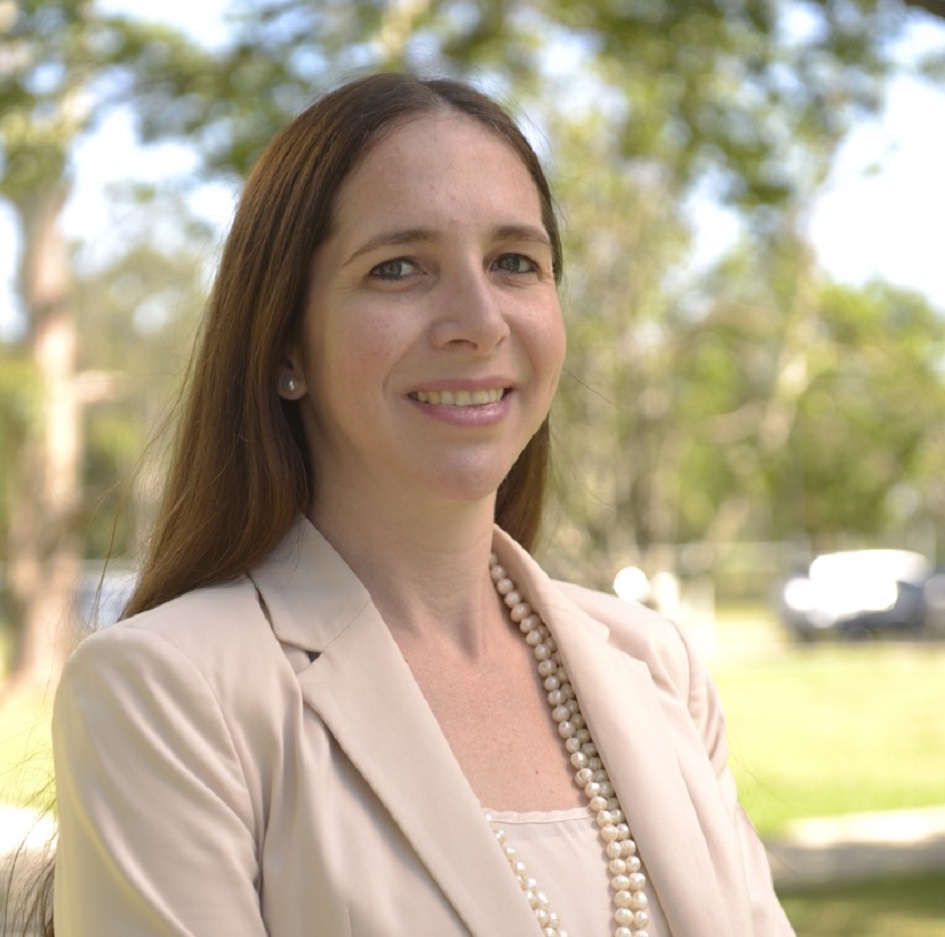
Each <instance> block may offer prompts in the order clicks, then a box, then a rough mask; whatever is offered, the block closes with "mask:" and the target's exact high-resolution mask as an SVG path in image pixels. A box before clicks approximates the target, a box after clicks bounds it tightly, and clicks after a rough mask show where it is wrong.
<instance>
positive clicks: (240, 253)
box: [23, 73, 562, 937]
mask: <svg viewBox="0 0 945 937" xmlns="http://www.w3.org/2000/svg"><path fill="white" fill-rule="evenodd" d="M444 109H445V110H449V109H452V110H455V111H458V112H460V113H463V114H465V115H467V116H469V117H472V118H474V119H475V120H478V121H480V122H481V123H482V124H484V125H485V126H487V127H488V128H489V129H490V130H492V132H494V133H495V134H496V135H497V136H498V137H500V138H501V139H502V140H504V141H505V142H506V143H507V144H508V145H509V146H510V147H512V149H513V150H514V151H515V152H516V153H517V154H518V156H519V158H520V159H521V160H522V163H523V164H524V165H525V167H526V169H527V170H528V172H529V174H530V175H531V177H532V179H533V180H534V183H535V186H536V188H537V190H538V194H539V198H540V200H541V206H542V220H543V223H544V225H545V228H546V230H547V232H548V236H549V238H550V240H551V245H552V257H553V264H554V274H555V279H556V281H560V279H561V273H562V252H561V239H560V234H559V229H558V223H557V217H556V214H555V208H554V203H553V200H552V197H551V192H550V190H549V186H548V182H547V180H546V178H545V175H544V172H543V170H542V168H541V164H540V162H539V159H538V157H537V155H536V154H535V152H534V150H533V149H532V147H531V145H530V144H529V143H528V141H527V139H526V138H525V136H524V134H523V133H522V132H521V130H520V129H519V128H518V126H517V125H516V124H515V122H514V121H513V120H512V119H511V117H510V116H509V115H508V114H507V113H506V112H505V111H504V110H503V109H502V108H501V107H500V106H499V105H498V104H497V103H495V102H494V101H493V100H492V99H490V98H489V97H487V96H486V95H484V94H482V93H480V92H479V91H477V90H475V89H474V88H472V87H471V86H469V85H466V84H463V83H461V82H456V81H450V80H444V79H420V78H417V77H414V76H412V75H407V74H397V73H383V74H377V75H372V76H369V77H365V78H360V79H357V80H355V81H352V82H350V83H348V84H346V85H343V86H341V87H340V88H338V89H336V90H335V91H332V92H330V93H329V94H327V95H325V96H324V97H322V98H320V99H319V100H317V101H315V102H314V103H313V104H312V105H310V106H309V107H308V108H307V109H306V110H304V111H303V112H302V113H301V114H300V115H299V116H298V117H296V118H295V120H293V121H292V122H291V123H290V124H288V125H287V126H286V127H285V128H284V129H283V130H282V131H281V132H280V133H279V134H278V135H277V136H276V137H275V138H274V139H273V140H272V142H271V143H270V144H269V146H268V147H267V148H266V150H265V151H264V152H263V153H262V155H261V156H260V158H259V159H258V161H257V162H256V163H255V165H254V167H253V170H252V172H251V173H250V175H249V178H248V180H247V182H246V186H245V188H244V190H243V195H242V198H241V200H240V204H239V207H238V209H237V212H236V215H235V217H234V220H233V224H232V227H231V229H230V234H229V236H228V238H227V240H226V244H225V245H224V249H223V255H222V258H221V262H220V267H219V270H218V272H217V276H216V281H215V284H214V287H213V290H212V292H211V295H210V299H209V302H208V305H207V309H206V311H205V316H204V321H203V327H202V332H201V336H200V340H199V342H198V345H197V348H196V350H195V354H194V357H193V359H192V361H191V365H190V370H189V374H188V379H187V383H186V386H185V389H184V392H183V394H182V397H181V404H180V412H179V417H178V429H177V435H176V438H175V442H174V446H173V448H172V451H171V456H170V462H169V468H168V472H167V480H166V484H165V487H164V495H163V499H162V502H161V506H160V508H159V510H158V514H157V518H156V521H155V524H154V531H153V534H152V536H151V539H150V542H149V546H148V549H147V553H146V556H145V558H144V562H143V564H142V567H141V572H140V576H139V579H138V583H137V588H136V590H135V592H134V594H133V595H132V598H131V600H130V602H129V604H128V606H127V608H126V609H125V615H126V617H127V616H129V615H132V614H135V613H137V612H141V611H144V610H146V609H149V608H154V607H155V606H157V605H160V604H162V603H163V602H166V601H168V600H170V599H172V598H175V597H177V596H179V595H182V594H183V593H185V592H188V591H190V590H191V589H195V588H198V587H200V586H206V585H211V584H215V583H221V582H226V581H228V580H231V579H234V578H236V577H237V576H239V575H241V574H242V573H244V572H245V571H246V570H248V569H249V568H251V567H252V566H253V565H255V564H256V563H257V562H259V561H260V560H261V559H263V558H264V557H265V556H266V555H267V554H268V553H270V552H271V551H272V549H273V548H274V547H275V546H276V545H277V544H278V543H279V541H280V540H281V539H282V538H283V537H284V536H285V534H286V533H287V531H288V530H289V528H290V526H291V525H292V523H293V522H294V520H295V518H296V517H297V516H298V514H299V513H300V512H302V511H305V510H306V508H307V507H308V504H309V499H310V497H311V492H312V491H313V488H314V484H315V481H316V479H315V476H314V466H313V465H312V464H311V463H310V460H309V458H308V455H307V450H306V446H305V441H304V439H303V436H302V429H301V424H300V420H299V415H298V411H297V408H296V405H295V404H294V403H293V402H288V401H284V400H282V398H280V397H279V395H278V393H277V380H278V375H279V371H280V367H281V364H282V360H283V355H284V350H285V348H286V347H288V345H289V343H290V341H291V340H292V338H293V337H295V336H297V335H298V334H299V329H300V328H301V323H302V315H303V311H304V308H305V297H306V295H307V292H308V287H309V282H308V278H309V270H310V267H311V262H312V256H313V254H314V253H315V250H316V248H318V246H319V245H320V244H322V243H323V242H324V241H325V240H326V239H327V238H328V237H329V236H330V234H331V230H332V221H333V214H332V212H333V208H334V205H335V202H336V200H337V196H338V192H339V190H340V188H341V186H342V184H343V182H344V181H345V179H346V178H347V177H348V175H349V174H350V173H351V172H352V170H353V169H354V168H355V166H356V165H357V164H358V162H359V161H360V160H361V159H363V158H364V156H365V155H366V153H367V152H368V150H369V149H370V148H371V147H372V146H373V145H375V144H376V143H377V142H378V141H379V139H380V138H381V136H382V135H383V134H385V133H387V132H389V131H390V130H392V129H393V128H394V127H395V126H397V124H398V123H400V122H403V121H405V120H409V119H411V118H414V117H419V116H422V115H424V114H428V113H430V112H433V111H436V110H444ZM549 435H550V434H549V429H548V421H547V420H545V421H544V423H542V425H541V428H540V429H539V430H538V432H537V433H536V434H535V435H534V436H533V437H532V439H531V440H530V441H529V443H528V445H527V446H526V447H525V449H524V450H523V451H522V454H521V455H520V456H519V458H518V460H517V461H516V462H515V464H514V465H513V467H512V469H511V470H510V472H509V474H508V475H507V476H506V478H505V479H504V480H503V482H502V484H501V485H500V486H499V491H498V496H497V498H496V509H495V516H496V521H497V522H498V523H499V524H500V525H501V526H502V527H503V528H504V529H505V530H506V531H507V532H508V533H509V534H511V535H512V536H513V537H515V538H516V539H517V540H518V541H519V542H520V543H521V544H522V545H523V546H525V547H526V548H529V547H531V546H532V545H533V542H534V540H535V538H536V536H537V533H538V528H539V524H540V521H541V513H542V506H543V501H544V495H545V484H546V477H547V473H548V463H549ZM53 872H54V868H53V866H52V864H50V865H49V866H48V867H47V869H46V871H45V874H44V875H43V876H42V877H41V878H40V879H37V881H36V882H35V887H34V889H33V892H32V894H31V895H30V896H28V900H27V902H26V905H27V910H26V912H25V913H24V915H23V920H24V921H25V926H26V927H29V924H30V922H36V926H38V933H40V934H41V935H43V937H53V935H54V923H53V920H52V902H51V900H50V899H51V892H52V881H53Z"/></svg>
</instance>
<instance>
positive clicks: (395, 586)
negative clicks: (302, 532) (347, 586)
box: [312, 497, 502, 656]
mask: <svg viewBox="0 0 945 937" xmlns="http://www.w3.org/2000/svg"><path fill="white" fill-rule="evenodd" d="M493 511H494V498H492V497H490V498H488V499H483V500H481V501H476V502H470V503H461V504H455V503H448V504H440V505H431V504H429V503H427V504H424V505H422V506H418V505H416V504H414V505H411V506H406V507H405V506H404V505H403V504H394V503H390V502H388V503H386V504H380V503H377V502H371V503H365V502H364V501H363V500H360V501H357V500H349V499H322V500H321V501H320V502H319V504H317V505H316V507H315V509H314V510H313V511H312V521H313V523H314V524H315V526H316V527H317V528H318V529H319V530H320V531H321V533H322V534H323V536H324V537H325V538H326V539H327V540H328V541H329V543H331V545H332V546H333V547H334V548H335V549H336V550H337V551H338V553H339V554H340V555H341V556H342V558H343V559H344V560H345V562H346V563H347V564H348V565H349V566H350V567H351V569H352V570H353V571H354V573H355V575H357V577H358V578H359V579H360V580H361V582H362V583H364V586H365V587H366V588H367V590H368V592H369V593H370V595H371V598H372V600H373V601H374V604H375V605H377V607H378V610H379V611H380V613H381V616H382V617H383V619H384V621H385V622H386V623H387V625H388V627H389V628H390V629H391V632H392V633H393V634H394V637H395V638H396V639H397V640H398V642H400V643H402V644H403V643H404V642H413V641H425V642H434V643H435V642H440V641H446V642H447V643H449V644H451V645H453V646H454V647H455V648H456V649H457V650H458V651H459V652H460V653H462V654H466V655H471V656H477V655H478V654H480V653H482V652H483V650H484V648H485V646H486V644H487V643H488V640H489V635H490V629H492V628H494V626H495V623H496V622H495V620H496V618H500V620H501V611H502V610H501V608H500V607H499V605H498V603H497V601H496V594H495V589H494V587H493V585H492V582H491V579H490V577H489V552H490V549H491V545H492V528H493Z"/></svg>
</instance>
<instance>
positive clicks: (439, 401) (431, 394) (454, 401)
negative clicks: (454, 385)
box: [410, 387, 505, 407]
mask: <svg viewBox="0 0 945 937" xmlns="http://www.w3.org/2000/svg"><path fill="white" fill-rule="evenodd" d="M504 393H505V390H504V389H503V388H501V387H495V388H492V389H491V390H456V391H453V390H443V391H438V390H418V391H417V392H416V393H415V394H411V395H410V396H411V397H413V398H414V400H419V401H420V403H432V404H436V405H437V406H441V407H476V406H481V405H483V404H486V403H495V402H496V401H498V400H501V399H502V395H503V394H504Z"/></svg>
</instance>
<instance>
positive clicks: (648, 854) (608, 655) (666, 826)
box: [496, 531, 752, 937]
mask: <svg viewBox="0 0 945 937" xmlns="http://www.w3.org/2000/svg"><path fill="white" fill-rule="evenodd" d="M497 537H501V539H502V541H505V544H504V546H503V548H502V552H501V554H500V555H501V556H502V557H503V564H504V565H505V566H506V568H507V569H508V570H509V574H510V575H511V576H512V578H513V580H514V581H515V582H516V583H517V584H518V585H519V586H520V589H521V591H522V593H523V594H524V595H525V596H526V598H527V599H528V601H529V602H530V603H531V604H532V605H533V606H534V607H535V608H536V609H538V610H539V612H540V614H541V616H542V618H543V619H544V621H545V622H546V624H547V625H548V627H549V628H550V629H551V631H552V633H553V634H554V636H555V639H556V641H557V643H558V646H559V650H560V652H561V656H562V659H563V660H564V663H565V666H566V667H567V670H568V675H569V677H570V679H571V682H572V685H573V686H574V688H575V692H576V693H577V696H578V699H579V700H580V703H581V711H582V712H583V714H584V716H585V718H586V719H587V723H588V726H589V728H590V729H591V732H592V734H593V737H594V740H595V742H596V744H597V746H598V749H599V750H600V752H601V753H602V755H603V757H604V760H605V764H606V766H607V771H608V773H609V775H610V777H611V780H612V781H613V783H614V786H615V788H616V790H617V792H618V795H619V797H620V802H621V804H622V806H623V808H624V811H625V813H626V815H627V822H628V824H629V825H630V829H631V832H632V835H633V837H634V839H635V840H636V842H637V844H638V846H639V850H640V856H641V858H642V859H643V862H644V864H645V865H646V871H647V876H648V878H649V881H650V883H651V885H652V886H653V889H654V890H655V891H656V893H657V894H658V896H659V899H660V904H661V906H662V908H663V911H664V913H665V915H666V919H667V922H668V924H669V926H670V930H671V931H672V933H673V935H674V937H701V935H704V934H707V933H718V934H750V933H751V932H752V924H751V916H750V911H749V909H748V906H747V902H745V901H744V900H742V901H741V902H739V901H738V900H737V898H736V897H735V895H736V894H737V893H738V890H737V889H736V891H735V894H733V890H732V889H731V888H722V887H720V879H721V880H723V881H730V880H731V879H732V878H738V877H740V876H741V872H740V858H739V856H738V853H737V845H736V844H735V842H734V840H735V837H734V836H729V837H724V836H723V837H716V836H714V835H713V834H714V831H710V830H707V829H706V828H705V818H704V817H702V816H700V815H699V813H698V812H697V808H696V806H695V803H694V801H695V800H696V799H698V800H699V801H700V803H703V802H704V801H706V800H707V799H708V800H709V801H710V802H712V803H714V802H715V801H713V800H712V798H711V796H710V795H708V794H707V793H706V792H711V791H714V790H715V789H716V788H717V786H718V782H717V779H716V778H715V774H714V772H713V771H712V769H711V765H710V764H709V762H708V759H706V760H705V763H704V765H702V766H700V767H696V768H691V766H689V765H688V762H687V768H685V769H684V766H683V764H682V763H681V761H680V758H679V757H678V755H677V753H676V750H675V749H674V747H673V742H672V733H671V731H669V729H670V726H669V724H668V722H667V716H666V713H665V712H664V710H663V708H662V704H661V702H660V699H659V695H658V692H657V689H656V686H655V684H654V682H653V678H652V675H651V674H650V671H649V668H648V667H647V665H646V663H645V662H643V661H641V660H637V659H636V658H634V657H631V656H630V655H629V654H628V653H626V652H625V651H624V650H621V649H619V648H617V647H615V646H614V645H613V644H611V643H609V641H608V637H609V630H608V628H607V627H606V626H605V625H603V624H602V623H601V622H599V621H597V620H595V619H593V618H591V617H590V616H589V615H587V614H586V613H584V612H583V611H582V610H581V609H580V608H579V607H578V606H577V605H575V604H574V603H573V602H572V601H571V600H570V599H569V598H568V597H567V596H566V595H565V594H564V593H563V592H562V590H561V589H560V587H558V586H557V585H555V584H554V583H553V582H552V581H551V580H550V579H549V577H548V576H547V575H546V574H545V573H544V572H543V571H542V570H541V569H540V567H538V566H537V564H536V563H535V562H534V560H532V559H531V557H530V556H529V555H528V554H527V553H525V552H524V551H523V550H522V549H521V548H520V547H519V546H518V545H517V544H515V543H514V542H513V541H511V540H510V539H509V538H507V537H506V535H504V534H502V532H501V531H498V532H497ZM496 550H497V552H499V548H498V546H497V547H496ZM631 614H632V609H631V607H629V606H628V615H631ZM697 764H698V762H697ZM687 771H688V773H687ZM703 806H704V803H703ZM718 809H719V811H720V814H719V815H718V816H716V817H713V818H712V821H711V822H713V823H714V822H716V821H717V822H719V823H722V824H730V822H731V821H730V820H729V818H728V817H727V815H724V810H723V808H722V807H721V805H720V802H719V808H718ZM709 838H711V839H712V840H713V847H712V851H711V853H710V849H709V846H708V844H707V839H709ZM725 844H731V845H729V846H726V845H725ZM726 850H727V853H726V852H725V851H726ZM720 851H721V852H722V854H720ZM719 866H722V867H723V868H721V869H720V868H719ZM741 891H742V893H743V889H741ZM723 893H724V894H726V895H727V896H729V899H730V900H728V901H724V900H723V897H722V895H723Z"/></svg>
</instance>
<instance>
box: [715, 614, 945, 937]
mask: <svg viewBox="0 0 945 937" xmlns="http://www.w3.org/2000/svg"><path fill="white" fill-rule="evenodd" d="M733 631H734V633H735V634H736V635H737V640H736V642H735V643H736V644H737V645H738V646H739V647H742V648H744V646H745V644H746V642H748V641H749V638H750V637H751V638H752V639H753V640H754V642H755V643H754V645H753V648H754V653H750V654H747V655H737V654H726V652H725V647H726V646H727V647H728V648H729V649H731V647H732V632H733ZM719 633H720V635H721V638H720V648H721V650H720V653H718V655H717V656H716V657H714V658H710V659H709V664H710V670H711V671H712V673H713V676H714V677H715V679H716V682H717V684H718V687H719V691H720V693H721V694H722V699H723V703H724V705H725V710H726V714H727V718H728V733H729V745H730V752H731V765H732V769H733V771H734V773H735V775H736V778H737V780H738V782H739V790H740V794H741V799H742V802H743V804H744V806H745V808H746V809H747V810H748V812H749V814H750V815H751V817H752V819H753V820H754V822H755V824H756V826H758V828H759V830H760V831H761V832H762V833H763V834H766V835H771V834H773V833H778V832H781V831H783V830H784V829H785V827H786V825H787V824H788V823H789V822H790V821H791V820H793V819H797V818H803V817H816V816H831V815H835V814H843V813H855V812H862V811H875V810H889V809H900V808H909V807H923V806H932V805H942V804H945V645H943V644H941V643H939V644H930V643H905V642H889V643H881V642H875V643H853V644H823V645H815V646H789V645H786V644H784V643H783V642H779V641H778V640H777V636H776V633H775V632H773V631H772V630H771V624H770V622H766V621H765V620H764V618H759V619H758V621H757V622H756V625H755V628H754V630H752V628H751V625H750V624H749V623H746V621H745V620H744V619H737V618H734V619H730V620H729V621H728V622H726V620H724V619H723V620H722V621H720V623H719ZM761 634H767V635H768V639H767V641H765V640H761V638H760V635H761ZM943 933H945V927H943Z"/></svg>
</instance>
